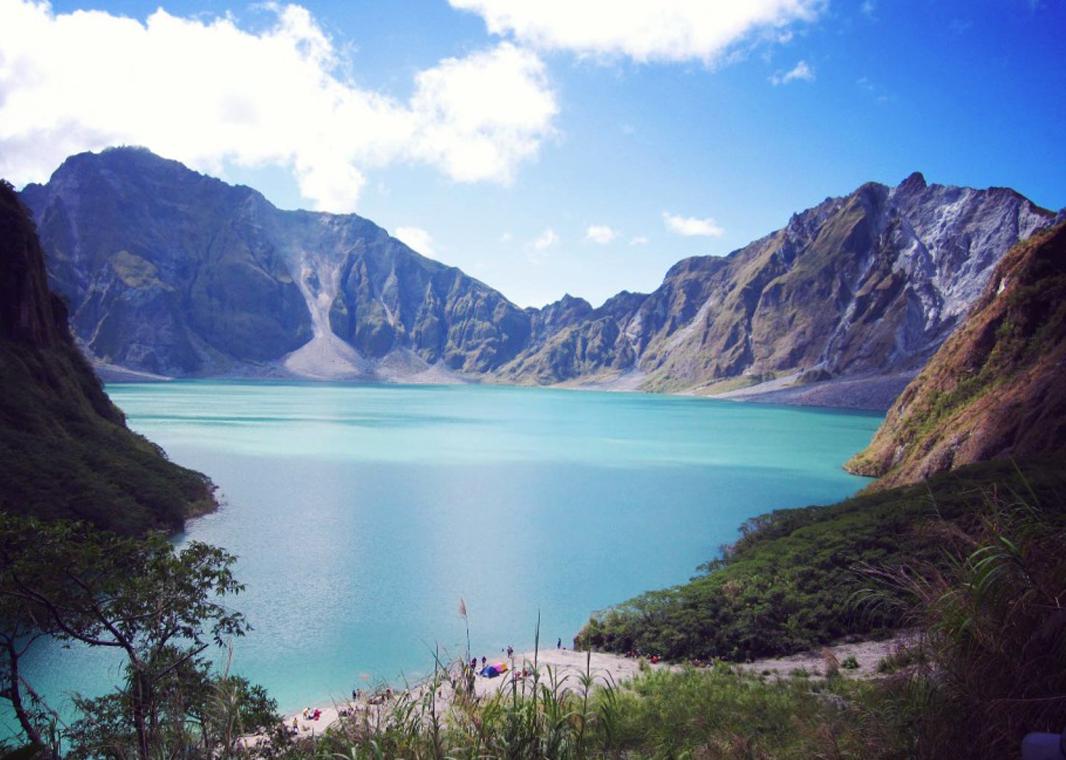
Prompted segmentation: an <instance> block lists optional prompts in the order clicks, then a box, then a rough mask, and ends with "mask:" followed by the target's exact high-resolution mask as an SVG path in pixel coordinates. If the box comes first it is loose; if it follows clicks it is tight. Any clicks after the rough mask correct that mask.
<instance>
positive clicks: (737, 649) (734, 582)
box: [575, 455, 1066, 660]
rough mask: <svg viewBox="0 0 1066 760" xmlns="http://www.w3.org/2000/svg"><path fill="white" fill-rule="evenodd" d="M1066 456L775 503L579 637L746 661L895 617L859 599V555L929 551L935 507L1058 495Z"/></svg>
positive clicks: (589, 642) (894, 560)
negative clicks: (724, 543)
mask: <svg viewBox="0 0 1066 760" xmlns="http://www.w3.org/2000/svg"><path fill="white" fill-rule="evenodd" d="M1064 465H1066V455H1052V456H1045V457H1042V458H1034V459H1030V460H1027V461H1025V462H1023V463H1019V465H1018V466H1017V467H1016V465H1015V464H1014V463H1012V462H1004V461H1000V462H990V463H983V464H979V465H971V466H969V467H966V468H962V469H960V470H958V471H955V472H952V473H948V474H945V475H941V476H938V477H936V478H933V479H931V480H929V481H928V482H926V483H922V484H919V485H916V486H908V487H903V488H896V489H892V490H888V491H884V492H881V493H874V494H868V495H861V496H856V497H853V498H851V499H847V500H845V501H843V502H840V503H839V504H833V505H830V506H812V507H805V508H801V509H786V510H778V511H775V512H771V513H769V514H766V515H762V516H759V517H756V518H753V519H752V520H749V521H748V522H747V523H746V524H745V525H744V526H743V527H742V530H741V532H742V536H741V538H740V540H739V541H737V542H736V543H735V544H734V545H733V546H732V547H730V548H729V549H728V550H727V551H726V552H725V556H724V557H723V558H722V559H719V560H715V561H713V562H710V563H708V564H707V565H704V566H703V567H701V568H700V574H699V575H697V576H696V577H694V578H693V579H692V580H691V581H690V582H689V583H686V584H683V585H680V586H675V587H673V588H669V589H664V590H660V591H651V592H648V593H645V594H643V595H641V596H639V597H637V598H635V599H631V600H629V601H627V602H624V603H622V604H620V605H618V606H617V607H613V608H611V609H609V610H606V611H604V612H601V613H598V614H596V615H594V616H593V617H592V618H591V619H590V620H589V622H588V623H587V624H586V625H585V627H584V628H583V629H582V631H581V632H580V633H579V635H578V636H577V639H576V642H575V643H576V644H577V645H579V646H582V647H591V648H595V649H601V650H606V651H612V652H630V651H634V650H636V651H639V652H642V653H646V654H657V655H660V656H662V657H667V658H671V659H688V658H701V659H702V658H711V657H720V658H726V659H732V660H744V659H749V658H757V657H764V656H772V655H777V654H786V653H790V652H796V651H801V650H805V649H809V648H811V647H812V646H815V645H819V644H824V643H827V642H829V641H832V640H834V639H838V638H841V637H845V636H850V635H863V636H867V635H876V634H878V633H881V632H887V631H889V630H891V629H894V628H896V627H897V626H898V625H899V620H898V617H897V615H896V613H895V611H893V610H892V609H891V608H889V607H886V606H883V605H882V606H866V607H864V605H862V604H860V603H858V602H859V599H860V598H861V596H862V593H863V590H864V589H866V588H868V587H870V585H871V581H870V578H869V577H868V576H866V575H864V574H863V573H862V572H860V568H861V567H862V566H863V565H872V566H891V565H894V564H900V563H916V562H922V561H936V560H938V559H939V558H940V557H941V537H940V536H939V535H937V534H936V533H930V532H929V531H925V530H923V526H924V525H926V524H927V523H928V522H929V521H930V520H931V519H932V518H942V519H944V520H947V521H949V522H952V523H956V524H958V525H960V526H963V527H965V526H966V525H967V524H968V523H970V522H972V521H973V520H975V519H976V517H975V515H976V514H977V513H978V511H979V510H978V508H979V507H980V505H981V503H982V502H983V500H984V499H985V495H986V493H987V492H998V493H1011V492H1016V493H1019V494H1028V493H1029V492H1030V491H1031V492H1032V493H1034V494H1036V496H1037V497H1038V498H1040V499H1044V500H1048V501H1049V502H1051V503H1054V504H1059V503H1061V502H1060V501H1058V500H1057V497H1056V495H1057V494H1059V493H1062V494H1066V467H1064Z"/></svg>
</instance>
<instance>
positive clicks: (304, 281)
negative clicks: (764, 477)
mask: <svg viewBox="0 0 1066 760" xmlns="http://www.w3.org/2000/svg"><path fill="white" fill-rule="evenodd" d="M23 197H24V199H25V200H26V202H27V204H28V205H29V206H30V207H31V208H33V209H34V215H35V218H36V219H37V221H38V225H39V227H40V229H41V230H42V239H43V241H44V242H45V247H46V250H47V251H48V254H49V266H50V272H51V274H52V277H53V282H54V284H55V286H56V289H57V290H59V291H60V292H61V293H62V294H63V295H64V296H65V297H66V298H68V299H69V300H70V303H71V311H72V325H73V326H74V329H75V332H76V334H77V336H78V338H79V340H80V341H81V342H82V344H83V345H84V346H85V348H86V350H87V352H88V353H89V354H90V355H91V356H92V357H93V358H94V361H96V362H98V363H106V364H114V365H118V366H120V367H125V368H127V369H132V370H136V371H141V372H150V373H154V374H159V375H171V376H205V375H206V376H211V375H230V374H237V375H253V376H254V375H275V376H277V375H280V376H286V375H290V376H291V375H296V376H300V377H311V378H317V379H354V378H365V379H378V380H382V379H384V380H403V381H418V380H419V379H426V380H431V381H434V382H440V381H449V382H470V381H473V382H493V383H509V384H526V385H564V386H569V387H614V388H640V389H643V390H651V391H670V392H689V393H701V394H718V393H724V392H733V393H748V394H750V393H752V392H753V389H754V390H765V389H767V388H771V387H776V386H780V385H793V386H795V385H797V384H799V385H803V386H807V385H810V384H811V383H816V384H817V383H823V384H824V381H827V380H834V379H836V380H839V379H855V378H859V377H862V376H866V375H869V376H871V377H874V378H882V377H884V376H896V375H900V374H901V373H907V372H910V373H912V374H913V373H915V372H917V369H918V368H920V366H921V365H922V364H923V363H924V361H925V360H926V359H927V358H928V357H929V356H931V355H932V353H933V352H935V350H936V348H937V347H938V346H939V345H940V344H941V343H942V342H943V340H944V339H945V338H946V337H947V335H948V334H950V332H951V330H953V329H954V327H955V326H956V324H957V323H958V320H959V318H960V317H961V315H962V314H963V313H964V312H965V310H966V308H967V307H968V305H969V303H971V302H972V301H973V299H975V298H976V297H977V294H978V293H979V292H980V289H981V287H982V286H983V284H984V282H985V281H986V280H987V278H988V276H989V275H990V273H991V269H992V267H993V266H994V264H995V263H996V261H998V260H999V258H1000V257H1002V255H1003V254H1004V253H1005V252H1006V250H1007V249H1008V248H1009V247H1010V245H1012V244H1013V243H1014V242H1016V241H1017V240H1019V239H1024V238H1025V237H1028V235H1029V234H1031V233H1032V232H1033V231H1034V230H1036V229H1039V228H1041V227H1042V226H1045V225H1046V224H1047V223H1049V221H1050V218H1051V216H1052V214H1051V212H1049V211H1046V210H1044V209H1040V208H1038V207H1036V206H1035V205H1033V204H1032V203H1031V202H1029V201H1028V200H1026V199H1025V198H1024V197H1022V196H1021V195H1019V194H1017V193H1015V192H1014V191H1012V190H1009V189H1006V188H991V189H988V190H974V189H972V188H958V187H953V186H944V185H929V184H928V183H926V181H925V179H924V177H922V175H920V174H918V173H914V174H912V175H910V176H909V177H908V178H907V179H905V180H904V181H903V182H902V183H901V184H900V185H898V186H897V187H895V188H890V187H887V186H885V185H879V184H877V183H867V184H866V185H863V186H862V187H860V188H858V189H857V190H856V191H855V192H853V193H851V194H849V195H847V196H842V197H839V198H827V199H826V200H825V201H823V202H822V203H821V204H818V205H817V206H814V207H812V208H810V209H807V210H805V211H802V212H798V213H796V214H794V215H793V216H792V218H791V219H790V220H789V222H788V224H787V225H786V226H785V227H783V228H782V229H780V230H777V231H775V232H772V233H770V234H769V235H766V236H764V237H762V238H760V239H759V240H756V241H753V242H752V243H750V244H749V245H747V246H745V247H743V248H741V249H738V250H737V251H734V252H732V253H731V254H729V255H728V256H725V257H711V256H703V257H691V258H688V259H683V260H681V261H679V262H677V263H676V264H674V265H673V266H672V267H671V268H670V269H669V270H668V271H667V273H666V275H665V276H664V280H663V283H662V284H661V285H660V286H659V287H658V288H657V289H656V290H654V291H653V292H651V293H648V294H639V293H628V292H623V293H619V294H617V295H616V296H614V297H612V298H610V299H608V300H607V301H606V302H605V303H604V304H603V305H601V306H599V307H597V308H593V307H592V306H591V304H589V303H588V302H587V301H585V300H584V299H580V298H574V297H572V296H564V297H563V298H562V299H560V300H559V301H557V302H555V303H552V304H548V305H546V306H544V307H542V308H540V309H533V308H527V309H520V308H519V307H517V306H515V305H514V304H513V303H511V302H510V301H509V300H508V299H507V298H506V297H505V296H503V295H502V294H500V293H498V292H497V291H495V290H493V289H492V288H490V287H489V286H487V285H485V284H484V283H481V282H479V281H478V280H476V279H474V278H471V277H469V276H467V275H465V274H464V273H462V272H461V271H460V270H459V269H457V268H455V267H448V266H446V265H444V264H442V263H440V262H436V261H433V260H431V259H427V258H425V257H423V256H421V255H419V254H418V253H417V252H415V251H413V250H411V249H410V248H409V247H407V246H406V245H404V244H403V243H401V242H400V241H397V240H395V239H394V238H391V237H390V236H389V235H388V233H387V232H386V231H385V230H383V229H381V228H380V227H378V226H377V225H375V224H373V222H370V221H369V220H366V219H363V218H362V217H358V216H357V215H354V214H352V215H331V214H323V213H315V212H307V211H281V210H278V209H276V208H274V207H273V206H272V205H271V204H270V203H269V202H267V201H266V199H265V198H263V197H262V196H261V195H260V194H259V193H257V192H256V191H254V190H251V189H250V188H234V187H232V186H229V185H226V184H225V183H222V182H221V181H220V180H216V179H212V178H209V177H205V176H204V175H200V174H197V173H195V172H192V171H190V170H188V169H186V168H185V167H183V166H181V164H178V163H177V162H168V161H166V160H165V159H159V158H158V157H156V156H154V155H153V154H151V153H150V152H148V151H146V150H143V149H137V150H135V149H110V150H108V151H105V152H103V153H101V154H81V155H79V156H75V157H72V158H71V159H68V161H67V162H64V164H63V166H61V167H60V168H59V169H57V171H56V173H55V174H54V175H53V178H52V179H51V180H50V181H49V183H48V184H47V185H31V186H28V187H27V188H26V189H25V190H24V191H23ZM882 408H883V407H882Z"/></svg>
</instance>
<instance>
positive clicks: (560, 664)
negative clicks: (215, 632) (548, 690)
mask: <svg viewBox="0 0 1066 760" xmlns="http://www.w3.org/2000/svg"><path fill="white" fill-rule="evenodd" d="M534 660H535V661H536V667H537V669H538V670H539V671H540V677H541V681H542V682H543V681H544V680H545V679H547V678H549V677H550V678H554V680H555V682H556V683H558V684H559V685H560V686H561V687H562V688H570V689H576V688H579V686H580V679H581V677H582V676H583V675H585V673H586V670H587V671H588V672H589V674H590V675H591V677H592V679H593V680H594V682H595V683H596V685H600V684H617V683H620V682H622V681H626V680H629V679H631V678H633V676H635V675H636V674H637V673H638V672H640V660H639V659H637V658H634V657H623V656H622V655H616V654H605V653H602V652H593V653H592V655H591V660H590V659H589V654H588V653H587V652H575V651H573V650H571V649H547V650H544V651H541V652H539V653H535V652H522V653H519V652H515V653H514V654H513V655H512V656H511V657H507V656H506V655H504V654H501V655H499V656H497V657H493V658H486V663H487V664H489V665H497V664H499V663H506V665H507V671H506V672H505V673H503V674H502V675H499V676H497V677H495V678H487V677H484V676H477V677H476V678H475V680H474V693H475V694H476V695H477V696H479V697H488V696H491V695H494V694H498V693H500V692H501V691H503V690H504V689H510V687H511V684H512V683H515V682H516V681H515V674H516V673H518V674H521V673H522V671H523V670H525V671H526V672H527V674H528V675H526V676H525V677H524V678H523V677H521V676H520V675H519V678H518V680H517V683H518V684H519V685H520V686H525V685H527V684H531V683H532V681H533V679H532V677H531V675H532V671H533V663H534ZM480 667H481V665H480V661H479V664H478V669H479V670H480ZM649 667H651V668H653V669H658V668H662V667H668V666H667V665H665V664H663V663H658V664H654V665H649ZM549 671H550V674H551V675H550V676H549ZM420 689H421V687H420V686H419V685H417V684H416V685H414V686H413V687H412V688H411V690H410V691H411V692H412V694H413V695H414V696H416V697H418V696H420V694H421V691H420ZM441 691H442V696H443V697H444V698H447V696H448V694H447V690H446V689H442V690H441ZM379 696H380V695H379V694H375V693H371V692H364V693H362V694H361V695H360V698H359V699H356V700H352V699H347V700H344V701H341V702H333V703H327V704H314V705H311V706H310V709H309V711H305V712H301V713H298V714H296V715H289V716H288V717H287V718H286V719H285V722H286V725H288V726H290V727H291V726H295V727H296V728H297V731H298V732H299V735H300V736H309V735H317V734H320V733H322V732H323V731H324V730H325V729H326V728H328V727H329V726H330V725H331V724H333V723H335V722H336V721H337V720H338V719H339V718H340V715H341V712H342V711H344V712H348V711H353V710H354V711H365V712H368V713H369V714H370V715H371V716H372V717H371V720H372V722H373V716H376V715H377V714H379V713H380V712H381V711H383V710H385V709H387V708H388V705H387V704H386V703H385V702H383V701H379V699H378V697H379ZM397 696H398V693H396V694H394V695H393V699H395V698H396V697H397ZM316 711H317V712H318V719H317V720H315V719H314V717H313V716H314V714H315V712H316Z"/></svg>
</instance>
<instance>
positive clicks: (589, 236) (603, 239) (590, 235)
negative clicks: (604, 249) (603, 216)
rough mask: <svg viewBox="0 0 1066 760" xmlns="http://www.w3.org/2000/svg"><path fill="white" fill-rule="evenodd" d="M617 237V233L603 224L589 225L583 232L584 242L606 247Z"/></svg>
mask: <svg viewBox="0 0 1066 760" xmlns="http://www.w3.org/2000/svg"><path fill="white" fill-rule="evenodd" d="M616 237H618V233H617V232H615V231H614V230H612V229H611V228H610V227H608V226H607V225H605V224H590V225H589V227H588V229H587V230H585V240H588V241H589V242H592V243H599V244H600V245H606V244H607V243H610V242H611V241H612V240H614V239H615V238H616Z"/></svg>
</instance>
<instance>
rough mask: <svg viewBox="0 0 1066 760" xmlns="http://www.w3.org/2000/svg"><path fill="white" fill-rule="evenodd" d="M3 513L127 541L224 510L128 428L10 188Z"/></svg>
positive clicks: (1, 285) (0, 275) (1, 248)
mask: <svg viewBox="0 0 1066 760" xmlns="http://www.w3.org/2000/svg"><path fill="white" fill-rule="evenodd" d="M0 388H2V389H3V392H2V393H0V473H2V475H0V511H3V512H8V513H13V514H19V515H32V516H36V517H41V518H46V519H52V518H76V519H83V520H87V521H90V522H92V523H93V524H95V525H97V526H98V527H102V528H108V529H110V530H114V531H117V532H120V533H142V532H144V531H146V530H149V529H157V528H158V529H165V530H170V531H173V530H180V529H181V528H182V526H183V525H184V521H185V518H186V517H187V516H189V515H191V514H194V513H197V512H203V511H206V510H208V509H211V508H213V507H214V506H215V501H214V496H213V490H214V489H213V486H212V484H211V483H210V481H209V480H208V479H207V478H206V477H205V476H203V475H201V474H200V473H197V472H193V471H192V470H187V469H185V468H183V467H179V466H177V465H175V464H172V463H171V462H169V461H168V460H167V459H166V457H165V455H164V454H163V452H162V451H161V450H160V449H159V448H158V447H157V446H155V445H154V444H152V443H151V442H149V441H147V440H146V439H144V438H143V437H141V436H139V435H136V434H134V433H132V432H131V431H130V430H129V429H127V428H126V424H125V419H124V417H123V415H122V412H121V411H119V410H118V409H117V408H116V407H115V406H114V405H113V404H112V403H111V401H110V399H108V397H107V394H106V393H104V390H103V387H102V386H101V384H100V381H99V379H98V378H97V377H96V375H95V374H94V373H93V370H92V368H91V367H90V366H89V364H88V362H86V360H85V359H84V357H83V356H82V355H81V353H80V352H79V351H78V349H77V347H76V346H75V343H74V340H73V338H72V337H71V334H70V329H69V328H68V326H67V310H66V307H65V306H64V305H63V302H62V301H61V300H60V299H59V297H58V296H56V295H54V294H52V293H51V292H49V289H48V286H47V278H46V274H45V265H44V255H43V253H42V252H41V248H40V244H39V243H38V241H37V235H36V231H35V229H34V226H33V222H32V221H31V220H30V217H29V212H28V210H27V209H26V208H25V207H24V206H23V205H22V203H21V202H20V201H19V198H18V195H17V194H16V193H15V191H14V189H13V188H12V187H11V186H10V185H8V184H7V183H4V182H0Z"/></svg>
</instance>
